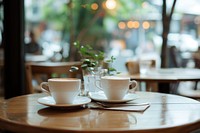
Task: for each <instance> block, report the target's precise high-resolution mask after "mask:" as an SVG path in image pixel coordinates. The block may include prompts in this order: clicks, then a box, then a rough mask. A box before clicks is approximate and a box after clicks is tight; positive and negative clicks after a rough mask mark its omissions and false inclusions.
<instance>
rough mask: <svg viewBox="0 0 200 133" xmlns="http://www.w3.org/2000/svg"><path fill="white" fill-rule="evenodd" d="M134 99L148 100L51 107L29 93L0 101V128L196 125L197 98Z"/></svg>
mask: <svg viewBox="0 0 200 133" xmlns="http://www.w3.org/2000/svg"><path fill="white" fill-rule="evenodd" d="M136 94H137V95H138V96H139V97H140V98H138V99H136V100H135V102H149V103H150V107H149V108H148V109H147V110H145V111H144V112H128V111H110V110H100V109H88V108H82V107H79V108H75V109H69V108H65V109H53V108H50V107H47V106H44V105H41V104H39V103H38V102H37V99H38V98H40V97H43V96H45V95H44V94H30V95H24V96H19V97H15V98H12V99H9V100H5V101H4V102H1V103H0V108H1V109H0V128H2V129H5V130H10V131H14V132H20V133H21V132H27V133H55V132H56V133H66V132H70V133H73V132H74V133H77V132H101V133H102V132H113V133H120V132H122V133H125V132H133V131H136V132H138V133H155V132H157V133H158V132H162V133H167V132H168V133H177V132H181V133H188V132H189V131H192V130H195V129H198V128H200V111H199V110H200V102H198V101H195V100H192V99H189V98H185V97H181V96H176V95H170V94H162V93H153V92H136Z"/></svg>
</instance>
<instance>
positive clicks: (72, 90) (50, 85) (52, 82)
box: [40, 78, 81, 104]
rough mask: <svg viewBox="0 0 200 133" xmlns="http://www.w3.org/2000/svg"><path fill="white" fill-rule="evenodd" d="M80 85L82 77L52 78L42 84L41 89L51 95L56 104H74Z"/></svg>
mask: <svg viewBox="0 0 200 133" xmlns="http://www.w3.org/2000/svg"><path fill="white" fill-rule="evenodd" d="M80 87H81V79H78V78H52V79H48V82H42V83H41V84H40V88H41V90H42V91H43V92H46V93H48V94H49V95H51V96H52V97H53V98H54V100H55V102H56V104H72V103H73V101H74V99H75V97H76V96H77V95H78V94H79V92H80Z"/></svg>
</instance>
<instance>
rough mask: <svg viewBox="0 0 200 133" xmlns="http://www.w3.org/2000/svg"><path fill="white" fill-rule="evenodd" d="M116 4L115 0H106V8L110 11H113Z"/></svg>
mask: <svg viewBox="0 0 200 133" xmlns="http://www.w3.org/2000/svg"><path fill="white" fill-rule="evenodd" d="M116 5H117V3H116V1H115V0H107V1H106V7H107V8H108V9H110V10H112V9H115V7H116Z"/></svg>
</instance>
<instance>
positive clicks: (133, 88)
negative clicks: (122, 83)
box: [129, 80, 138, 93]
mask: <svg viewBox="0 0 200 133" xmlns="http://www.w3.org/2000/svg"><path fill="white" fill-rule="evenodd" d="M133 83H134V84H135V86H134V87H132V84H133ZM129 85H131V89H130V91H131V92H133V93H134V92H135V90H136V88H137V86H138V83H137V81H135V80H131V81H130V84H129ZM130 91H129V92H130Z"/></svg>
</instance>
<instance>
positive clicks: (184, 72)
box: [120, 68, 200, 93]
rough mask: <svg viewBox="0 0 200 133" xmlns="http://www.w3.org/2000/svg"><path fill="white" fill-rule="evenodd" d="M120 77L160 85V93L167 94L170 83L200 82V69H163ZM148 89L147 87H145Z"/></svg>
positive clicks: (123, 74) (125, 74)
mask: <svg viewBox="0 0 200 133" xmlns="http://www.w3.org/2000/svg"><path fill="white" fill-rule="evenodd" d="M120 76H128V77H130V78H131V79H132V80H137V81H140V82H146V83H147V84H151V83H162V84H164V85H162V84H161V86H160V87H159V89H160V91H161V92H166V93H169V92H170V91H169V88H170V83H179V82H182V81H200V69H195V68H165V69H150V70H149V72H148V73H147V74H140V73H138V74H134V75H130V74H128V73H122V74H121V75H120ZM147 88H149V86H147Z"/></svg>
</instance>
